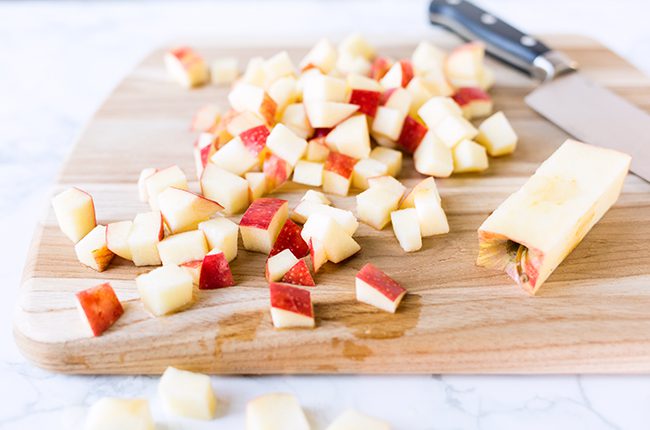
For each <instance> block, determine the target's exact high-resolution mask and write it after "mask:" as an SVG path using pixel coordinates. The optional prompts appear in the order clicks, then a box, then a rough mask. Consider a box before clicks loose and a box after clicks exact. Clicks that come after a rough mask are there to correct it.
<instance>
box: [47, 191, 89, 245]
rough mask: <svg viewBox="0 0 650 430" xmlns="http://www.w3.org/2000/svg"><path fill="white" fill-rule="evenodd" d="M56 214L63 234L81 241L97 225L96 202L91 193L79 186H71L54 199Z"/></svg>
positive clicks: (75, 240) (53, 205)
mask: <svg viewBox="0 0 650 430" xmlns="http://www.w3.org/2000/svg"><path fill="white" fill-rule="evenodd" d="M52 207H53V208H54V214H55V215H56V219H57V221H58V222H59V228H61V231H62V232H63V234H65V235H66V236H68V238H69V239H70V240H71V241H73V242H74V243H77V242H79V241H80V240H81V239H82V238H83V237H84V236H86V235H87V234H88V233H89V232H90V231H91V230H92V229H94V228H95V226H96V225H97V220H96V218H95V204H94V203H93V198H92V197H91V196H90V194H88V193H86V192H85V191H81V190H80V189H79V188H69V189H67V190H66V191H63V192H62V193H59V194H57V195H56V196H55V197H54V198H53V199H52Z"/></svg>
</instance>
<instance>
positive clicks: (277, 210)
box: [239, 197, 288, 254]
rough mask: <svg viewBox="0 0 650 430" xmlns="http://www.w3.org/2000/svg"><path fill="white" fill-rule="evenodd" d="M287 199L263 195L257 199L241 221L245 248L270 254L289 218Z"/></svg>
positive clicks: (240, 226)
mask: <svg viewBox="0 0 650 430" xmlns="http://www.w3.org/2000/svg"><path fill="white" fill-rule="evenodd" d="M287 207H288V206H287V201H286V200H282V199H274V198H267V197H263V198H261V199H257V200H255V201H254V202H253V203H252V204H251V205H250V207H249V208H248V210H247V211H246V213H244V216H243V217H242V219H241V221H240V223H239V229H240V231H241V237H242V241H243V243H244V248H246V249H247V250H249V251H254V252H261V253H264V254H268V253H269V252H271V249H272V248H273V243H274V242H275V239H276V238H277V237H278V233H280V229H281V228H282V226H283V225H284V223H285V221H286V220H287V215H288V209H287Z"/></svg>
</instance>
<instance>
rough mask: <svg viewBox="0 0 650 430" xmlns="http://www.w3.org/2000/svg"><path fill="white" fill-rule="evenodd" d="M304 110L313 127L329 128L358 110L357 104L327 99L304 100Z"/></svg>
mask: <svg viewBox="0 0 650 430" xmlns="http://www.w3.org/2000/svg"><path fill="white" fill-rule="evenodd" d="M304 105H305V111H306V112H307V118H308V119H309V123H310V124H311V126H312V127H314V128H331V127H334V126H336V125H337V124H338V123H340V122H342V121H343V120H345V119H346V118H348V117H349V116H350V115H352V114H353V113H355V112H356V111H357V110H359V106H357V105H353V104H348V103H338V102H327V101H316V102H306V103H304Z"/></svg>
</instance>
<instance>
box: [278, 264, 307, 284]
mask: <svg viewBox="0 0 650 430" xmlns="http://www.w3.org/2000/svg"><path fill="white" fill-rule="evenodd" d="M280 282H282V283H285V284H292V285H301V286H304V287H315V286H316V283H315V282H314V278H312V276H311V273H309V267H307V263H305V260H299V261H298V262H297V263H296V264H294V265H293V267H291V268H290V269H289V270H288V271H287V273H285V274H284V275H283V276H282V279H281V280H280Z"/></svg>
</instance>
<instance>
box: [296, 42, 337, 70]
mask: <svg viewBox="0 0 650 430" xmlns="http://www.w3.org/2000/svg"><path fill="white" fill-rule="evenodd" d="M336 57H337V54H336V48H334V46H333V45H332V43H331V42H330V41H329V40H327V39H321V40H319V41H318V43H317V44H316V45H314V47H313V48H312V49H311V50H310V51H309V52H308V53H307V55H305V57H304V58H303V59H302V61H300V69H301V70H307V69H309V68H311V67H317V68H318V69H319V70H320V71H321V72H322V73H325V74H328V73H330V72H331V71H332V70H334V67H336Z"/></svg>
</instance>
